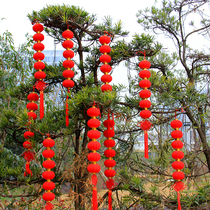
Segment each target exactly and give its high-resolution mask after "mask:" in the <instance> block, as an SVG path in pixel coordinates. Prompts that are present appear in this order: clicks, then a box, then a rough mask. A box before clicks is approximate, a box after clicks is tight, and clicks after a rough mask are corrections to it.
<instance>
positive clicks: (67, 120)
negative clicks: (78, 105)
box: [66, 88, 70, 127]
mask: <svg viewBox="0 0 210 210" xmlns="http://www.w3.org/2000/svg"><path fill="white" fill-rule="evenodd" d="M69 92H70V90H69V88H68V93H69ZM68 99H69V96H68V95H67V97H66V127H68V126H69V105H68Z"/></svg>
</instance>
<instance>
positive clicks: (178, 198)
mask: <svg viewBox="0 0 210 210" xmlns="http://www.w3.org/2000/svg"><path fill="white" fill-rule="evenodd" d="M177 201H178V210H182V208H181V203H180V193H179V191H177Z"/></svg>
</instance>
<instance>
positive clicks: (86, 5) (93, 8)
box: [0, 0, 154, 50]
mask: <svg viewBox="0 0 210 210" xmlns="http://www.w3.org/2000/svg"><path fill="white" fill-rule="evenodd" d="M63 3H64V4H67V5H75V6H79V7H82V8H83V9H84V10H86V11H87V12H89V13H90V14H96V15H97V17H98V21H102V19H103V18H104V16H109V15H110V16H111V17H113V20H114V22H117V21H119V20H122V22H123V26H124V29H125V30H127V31H130V32H131V35H132V34H134V33H135V32H138V33H141V31H138V30H140V26H139V24H138V23H137V18H136V13H137V12H138V10H140V9H143V8H146V7H148V6H152V5H153V3H154V0H147V1H143V0H130V1H129V3H128V1H119V0H105V1H99V0H77V1H71V0H61V1H59V0H36V1H32V0H18V1H17V0H4V1H3V2H1V7H0V34H2V33H3V32H4V31H6V30H8V31H9V32H11V33H12V34H13V38H14V41H15V45H16V46H19V44H21V43H23V42H24V41H25V34H26V33H29V34H30V35H33V34H34V32H33V30H32V25H31V22H30V21H29V19H28V17H27V14H28V13H30V14H31V12H32V11H33V10H35V11H39V10H40V9H42V8H43V7H45V6H46V5H57V4H60V5H62V4H63ZM2 18H4V20H1V19H2ZM43 43H44V44H45V49H46V50H52V49H53V40H52V38H51V37H45V40H44V42H43Z"/></svg>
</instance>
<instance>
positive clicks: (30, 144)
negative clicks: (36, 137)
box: [23, 141, 33, 149]
mask: <svg viewBox="0 0 210 210" xmlns="http://www.w3.org/2000/svg"><path fill="white" fill-rule="evenodd" d="M23 147H24V148H25V149H32V148H33V147H32V143H31V142H30V141H25V142H24V143H23Z"/></svg>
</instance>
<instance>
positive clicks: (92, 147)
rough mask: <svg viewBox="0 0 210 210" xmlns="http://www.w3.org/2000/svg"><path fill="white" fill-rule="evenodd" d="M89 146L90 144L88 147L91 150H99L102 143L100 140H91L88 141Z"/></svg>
mask: <svg viewBox="0 0 210 210" xmlns="http://www.w3.org/2000/svg"><path fill="white" fill-rule="evenodd" d="M87 146H88V149H89V150H94V151H96V150H99V149H100V147H101V144H100V143H99V142H98V141H91V142H89V143H88V145H87Z"/></svg>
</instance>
